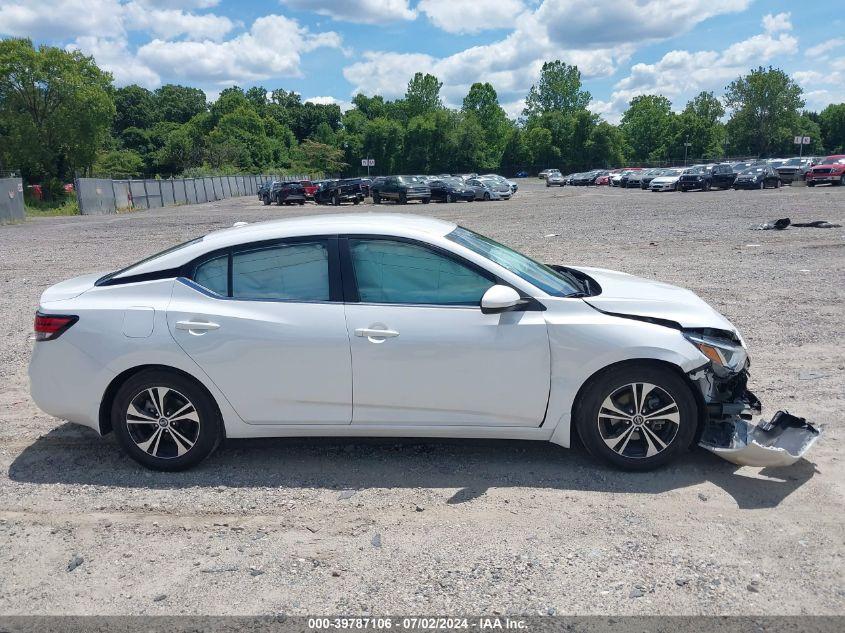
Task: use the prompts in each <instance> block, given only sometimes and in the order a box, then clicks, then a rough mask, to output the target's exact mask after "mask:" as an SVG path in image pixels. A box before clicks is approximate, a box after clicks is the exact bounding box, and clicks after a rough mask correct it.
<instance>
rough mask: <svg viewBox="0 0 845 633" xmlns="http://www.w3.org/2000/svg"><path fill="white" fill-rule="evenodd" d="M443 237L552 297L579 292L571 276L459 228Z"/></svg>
mask: <svg viewBox="0 0 845 633" xmlns="http://www.w3.org/2000/svg"><path fill="white" fill-rule="evenodd" d="M446 238H447V239H449V240H451V241H452V242H455V244H460V245H461V246H464V247H466V248H468V249H469V250H471V251H472V252H474V253H478V254H479V255H481V256H482V257H486V258H487V259H489V260H490V261H493V262H495V263H497V264H499V266H501V267H503V268H507V269H508V270H509V271H511V272H512V273H513V274H514V275H516V276H518V277H519V278H520V279H524V280H525V281H527V282H528V283H530V284H531V285H533V286H536V287H537V288H539V289H540V290H542V291H543V292H545V293H546V294H549V295H551V296H553V297H568V296H572V295H580V294H581V293H582V288H581V286H580V283H579V281H578V280H577V279H576V278H575V277H572V276H570V275H566V274H565V273H558V272H557V271H555V270H552V269H551V268H549V267H548V266H545V265H543V264H540V263H538V262H535V261H534V260H533V259H531V258H530V257H527V256H525V255H523V254H522V253H518V252H517V251H515V250H512V249H510V248H508V247H507V246H504V245H502V244H499V243H498V242H496V241H494V240H491V239H490V238H489V237H485V236H483V235H479V234H478V233H474V232H472V231H470V230H469V229H465V228H463V227H462V226H459V227H458V228H456V229H455V230H454V231H452V232H451V233H449V234H448V235H447V236H446Z"/></svg>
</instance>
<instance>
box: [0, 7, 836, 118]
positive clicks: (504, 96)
mask: <svg viewBox="0 0 845 633" xmlns="http://www.w3.org/2000/svg"><path fill="white" fill-rule="evenodd" d="M841 9H842V0H810V1H808V2H802V3H796V2H794V1H793V0H790V1H786V0H264V1H258V0H0V36H3V37H28V38H30V39H32V40H33V41H34V42H35V43H37V44H49V45H53V46H60V47H62V48H66V49H69V50H72V49H78V50H80V51H83V52H84V53H86V54H88V55H93V56H94V58H95V59H96V60H97V63H98V64H99V65H100V67H102V68H104V69H106V70H108V71H109V72H111V73H112V74H113V75H114V79H115V83H116V84H117V85H127V84H132V83H137V84H140V85H142V86H144V87H147V88H150V89H153V88H156V87H158V86H160V85H162V84H165V83H181V84H186V85H191V86H197V87H200V88H202V89H203V90H205V91H206V93H207V94H208V96H209V98H210V99H214V98H216V96H217V95H218V94H219V92H220V91H221V90H222V89H223V88H225V87H228V86H231V85H238V86H240V87H242V88H249V87H251V86H254V85H260V86H264V87H265V88H267V89H268V90H272V89H275V88H284V89H286V90H293V91H295V92H297V93H299V94H300V95H302V98H303V99H304V100H310V101H314V102H318V103H338V104H340V105H341V107H342V108H344V109H346V108H348V107H349V102H350V100H351V99H352V97H353V96H354V95H355V94H356V93H358V92H363V93H365V94H367V95H372V94H380V95H383V96H384V97H385V98H389V99H392V98H396V97H400V96H402V95H403V94H404V92H405V88H406V87H407V83H408V80H409V79H410V78H411V77H412V76H413V74H414V73H415V72H418V71H423V72H429V73H432V74H434V75H436V76H437V77H438V78H439V79H440V80H441V81H442V82H443V89H442V91H441V96H442V98H443V101H444V102H445V103H446V105H449V106H452V107H459V106H460V104H461V101H462V100H463V97H464V96H465V95H466V93H467V91H468V90H469V87H470V86H471V85H472V83H474V82H476V81H488V82H490V83H491V84H492V85H493V87H494V88H495V89H496V90H497V92H498V94H499V101H500V103H501V104H502V106H503V107H504V108H505V110H506V111H507V112H508V114H509V115H510V116H512V117H516V116H518V115H519V114H520V113H521V111H522V107H523V105H524V98H525V95H526V94H527V92H528V89H529V88H530V87H531V85H532V84H533V83H534V82H535V81H536V80H537V78H538V76H539V73H540V68H541V66H542V64H543V62H544V61H548V60H554V59H560V60H563V61H565V62H567V63H570V64H575V65H577V66H578V68H579V69H580V70H581V74H582V79H583V82H584V87H585V88H586V89H587V90H589V91H590V93H591V94H592V101H591V103H590V106H589V107H590V109H591V110H593V111H594V112H596V113H598V114H600V115H602V116H603V117H605V118H606V119H607V120H609V121H611V122H614V123H615V122H618V120H619V118H620V116H621V114H622V112H623V111H624V110H625V108H626V106H627V104H628V102H629V101H630V100H631V98H633V97H635V96H637V95H639V94H663V95H665V96H666V97H668V98H669V99H670V100H671V101H672V103H673V107H674V108H675V109H676V110H680V109H682V108H683V107H684V105H685V104H686V102H687V101H688V100H689V99H690V98H691V97H693V96H695V95H696V94H697V93H698V92H700V91H702V90H713V91H715V93H716V95H717V96H719V95H721V94H722V92H723V91H724V88H725V86H726V85H727V84H728V83H730V81H732V80H733V79H735V78H736V77H738V76H739V75H741V74H745V73H747V72H748V71H749V70H750V69H751V68H753V67H757V66H761V65H762V66H768V65H772V66H776V67H779V68H782V69H783V70H785V71H786V72H787V73H789V75H790V76H792V77H793V78H794V79H795V80H796V81H797V82H798V83H799V84H800V85H801V86H802V88H803V89H804V91H805V99H806V102H807V108H808V109H811V110H820V109H822V108H824V107H825V106H826V105H828V104H830V103H841V102H845V12H843V11H842V10H841Z"/></svg>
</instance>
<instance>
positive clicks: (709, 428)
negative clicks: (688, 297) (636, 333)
mask: <svg viewBox="0 0 845 633" xmlns="http://www.w3.org/2000/svg"><path fill="white" fill-rule="evenodd" d="M720 373H721V374H722V375H719V374H720ZM689 377H690V379H691V380H692V381H693V383H694V384H696V385H697V386H698V387H699V389H701V394H702V396H703V397H704V404H705V409H706V419H705V423H704V427H703V430H702V432H701V437H700V440H699V446H702V447H704V448H706V449H707V450H709V451H711V452H713V453H715V454H716V455H718V456H719V457H721V458H723V459H726V460H728V461H729V462H732V463H734V464H737V465H739V466H768V467H777V466H790V465H791V464H794V463H795V462H797V461H798V460H799V459H801V458H802V457H803V456H804V454H805V453H806V452H807V451H808V450H810V447H812V446H813V444H815V442H816V440H818V439H819V437H821V431H820V429H816V428H814V427H813V426H812V425H810V424H807V423H806V421H804V420H803V419H802V418H796V417H795V416H792V415H789V414H788V413H784V412H782V411H778V412H777V413H776V414H775V415H774V416H773V417H772V419H771V420H769V421H766V420H762V419H761V420H758V421H757V422H756V423H755V422H754V421H753V418H754V417H755V416H759V414H760V411H761V409H762V406H761V404H760V401H759V400H758V399H757V397H756V396H755V395H754V394H753V393H751V392H750V391H749V390H748V387H747V385H748V370H747V368H745V369H743V370H742V371H740V372H738V373H734V374H729V373H726V372H724V371H722V372H717V370H716V369H715V368H714V367H713V364H712V363H709V364H707V365H705V366H704V367H701V368H699V369H697V370H695V371H693V372H691V373H690V374H689Z"/></svg>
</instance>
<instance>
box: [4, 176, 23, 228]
mask: <svg viewBox="0 0 845 633" xmlns="http://www.w3.org/2000/svg"><path fill="white" fill-rule="evenodd" d="M23 218H24V208H23V181H22V180H21V179H20V178H0V224H7V223H10V222H20V221H21V220H23Z"/></svg>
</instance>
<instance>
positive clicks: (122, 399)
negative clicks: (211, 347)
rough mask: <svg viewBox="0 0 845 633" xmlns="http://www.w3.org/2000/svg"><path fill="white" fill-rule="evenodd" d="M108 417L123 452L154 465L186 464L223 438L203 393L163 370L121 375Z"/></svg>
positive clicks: (173, 466) (173, 467)
mask: <svg viewBox="0 0 845 633" xmlns="http://www.w3.org/2000/svg"><path fill="white" fill-rule="evenodd" d="M111 419H112V428H113V429H114V431H115V435H116V436H117V439H118V441H119V442H120V444H121V446H122V447H123V449H124V450H125V451H126V452H127V453H128V454H129V456H130V457H131V458H132V459H134V460H135V461H137V462H139V463H140V464H142V465H144V466H146V467H147V468H152V469H155V470H167V471H175V470H184V469H186V468H190V467H192V466H194V465H196V464H198V463H199V462H200V461H202V460H203V459H205V458H206V457H208V455H210V454H211V453H212V452H213V451H214V449H216V448H217V446H218V445H219V444H220V441H221V439H222V438H223V432H222V426H223V425H222V422H221V420H220V414H219V412H218V411H217V407H216V405H215V404H214V402H213V400H212V399H211V397H210V396H209V395H208V393H207V392H206V391H205V390H204V389H202V388H201V387H200V386H199V385H198V384H197V383H195V382H194V381H193V380H191V379H189V378H187V377H185V376H182V375H180V374H177V373H174V372H169V371H159V370H149V371H143V372H140V373H139V374H136V375H135V376H132V377H131V378H130V379H129V380H127V381H126V382H125V383H124V384H123V385H122V386H121V387H120V389H118V391H117V394H116V395H115V398H114V402H113V403H112V411H111Z"/></svg>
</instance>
